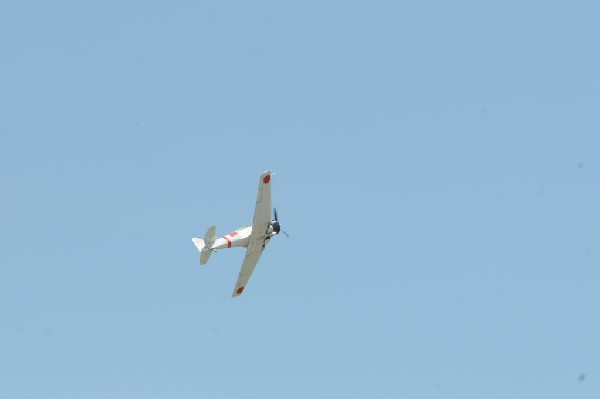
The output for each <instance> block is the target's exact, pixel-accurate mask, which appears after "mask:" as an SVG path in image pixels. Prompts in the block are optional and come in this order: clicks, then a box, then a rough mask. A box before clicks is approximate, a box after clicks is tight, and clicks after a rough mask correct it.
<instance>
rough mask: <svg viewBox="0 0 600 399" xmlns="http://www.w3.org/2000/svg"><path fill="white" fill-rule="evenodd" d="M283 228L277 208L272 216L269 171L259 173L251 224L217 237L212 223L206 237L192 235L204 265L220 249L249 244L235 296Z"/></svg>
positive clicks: (240, 291)
mask: <svg viewBox="0 0 600 399" xmlns="http://www.w3.org/2000/svg"><path fill="white" fill-rule="evenodd" d="M280 231H281V226H280V224H279V221H278V219H277V211H276V210H274V218H273V219H271V172H270V171H266V172H264V173H262V174H261V175H260V179H259V183H258V195H257V198H256V208H255V210H254V219H253V221H252V226H246V227H242V228H239V229H237V230H235V231H233V232H231V233H229V234H227V235H225V236H223V237H220V238H217V228H216V227H215V226H211V227H210V228H209V229H208V230H207V231H206V234H205V235H204V239H203V240H202V239H200V238H192V241H193V242H194V245H196V248H198V251H199V252H200V264H201V265H204V264H206V263H207V262H208V260H209V258H210V255H211V254H212V253H213V252H216V251H218V250H221V249H226V248H235V247H243V248H247V250H246V256H245V258H244V262H243V264H242V270H241V271H240V274H239V276H238V281H237V283H236V286H235V288H234V291H233V295H232V296H234V297H235V296H238V295H240V294H241V293H242V292H243V291H244V288H245V286H246V284H247V283H248V280H249V279H250V276H251V275H252V272H253V271H254V267H255V266H256V264H257V263H258V259H259V258H260V256H261V254H262V251H263V250H264V248H265V245H267V244H268V243H269V241H270V240H271V238H272V237H274V236H275V235H277V234H279V232H280Z"/></svg>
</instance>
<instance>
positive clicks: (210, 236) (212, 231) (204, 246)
mask: <svg viewBox="0 0 600 399" xmlns="http://www.w3.org/2000/svg"><path fill="white" fill-rule="evenodd" d="M216 239H217V228H216V227H215V226H210V227H209V228H208V230H207V231H206V234H205V235H204V240H201V239H199V238H192V241H193V243H194V245H195V246H196V248H198V251H199V252H200V264H201V265H204V264H206V262H208V259H209V258H210V255H211V254H212V252H213V251H212V246H213V244H214V243H215V240H216Z"/></svg>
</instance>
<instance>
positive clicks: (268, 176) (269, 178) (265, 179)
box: [263, 175, 271, 184]
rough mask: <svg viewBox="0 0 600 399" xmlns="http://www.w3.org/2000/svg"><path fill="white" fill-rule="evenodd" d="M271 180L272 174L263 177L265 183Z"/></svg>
mask: <svg viewBox="0 0 600 399" xmlns="http://www.w3.org/2000/svg"><path fill="white" fill-rule="evenodd" d="M270 181H271V175H266V176H265V178H264V179H263V183H265V184H269V182H270Z"/></svg>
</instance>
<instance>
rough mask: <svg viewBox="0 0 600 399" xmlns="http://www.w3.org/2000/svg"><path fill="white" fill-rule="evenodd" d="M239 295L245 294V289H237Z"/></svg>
mask: <svg viewBox="0 0 600 399" xmlns="http://www.w3.org/2000/svg"><path fill="white" fill-rule="evenodd" d="M236 292H237V293H238V294H241V293H242V292H244V287H240V288H238V289H237V291H236Z"/></svg>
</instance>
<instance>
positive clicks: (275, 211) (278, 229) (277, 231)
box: [273, 208, 290, 238]
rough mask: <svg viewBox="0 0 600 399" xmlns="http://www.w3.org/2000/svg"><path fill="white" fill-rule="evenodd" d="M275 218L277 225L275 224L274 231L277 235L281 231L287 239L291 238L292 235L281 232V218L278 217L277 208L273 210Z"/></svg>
mask: <svg viewBox="0 0 600 399" xmlns="http://www.w3.org/2000/svg"><path fill="white" fill-rule="evenodd" d="M273 217H274V218H275V223H273V231H275V232H276V233H277V234H279V232H280V231H281V232H282V233H283V234H285V236H286V237H287V238H290V235H289V234H288V233H286V232H285V231H283V230H281V225H280V224H279V218H278V217H277V208H273Z"/></svg>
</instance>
